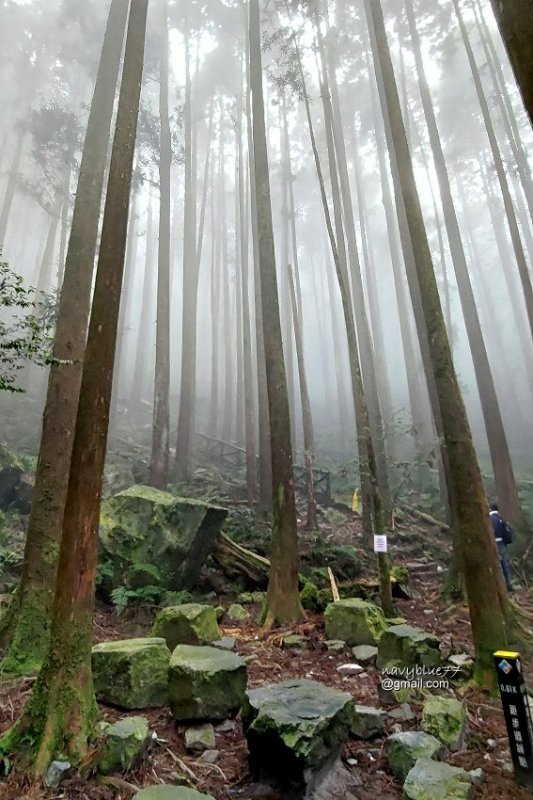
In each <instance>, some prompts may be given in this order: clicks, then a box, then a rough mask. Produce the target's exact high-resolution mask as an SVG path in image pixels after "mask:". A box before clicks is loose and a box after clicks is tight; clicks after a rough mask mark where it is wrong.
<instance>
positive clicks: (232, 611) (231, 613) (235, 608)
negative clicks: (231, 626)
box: [227, 603, 250, 622]
mask: <svg viewBox="0 0 533 800" xmlns="http://www.w3.org/2000/svg"><path fill="white" fill-rule="evenodd" d="M227 616H228V619H229V620H230V621H231V622H244V621H245V620H247V619H250V612H249V611H247V610H246V609H245V607H244V606H241V604H240V603H232V604H231V605H230V607H229V608H228V610H227Z"/></svg>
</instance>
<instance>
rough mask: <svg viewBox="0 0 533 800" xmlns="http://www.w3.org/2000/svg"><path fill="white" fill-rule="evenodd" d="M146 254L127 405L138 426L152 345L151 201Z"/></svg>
mask: <svg viewBox="0 0 533 800" xmlns="http://www.w3.org/2000/svg"><path fill="white" fill-rule="evenodd" d="M146 215H147V223H146V253H145V262H144V280H143V293H142V297H141V316H140V320H139V328H138V332H137V343H136V346H135V364H134V368H133V380H132V384H131V385H132V389H133V390H132V393H131V398H130V402H129V404H128V414H129V417H130V419H131V422H132V423H133V424H138V423H139V422H140V420H141V418H142V416H143V414H142V406H141V401H142V399H143V389H144V386H145V383H146V381H145V376H146V373H147V365H146V360H147V358H146V357H147V354H148V353H149V352H150V351H149V347H148V346H147V341H148V342H149V343H150V345H151V346H152V347H153V344H154V341H153V340H154V335H153V328H154V320H153V319H152V318H151V315H152V309H153V305H154V296H153V295H154V275H153V269H154V245H153V239H154V221H153V210H152V200H151V199H149V200H148V209H147V212H146Z"/></svg>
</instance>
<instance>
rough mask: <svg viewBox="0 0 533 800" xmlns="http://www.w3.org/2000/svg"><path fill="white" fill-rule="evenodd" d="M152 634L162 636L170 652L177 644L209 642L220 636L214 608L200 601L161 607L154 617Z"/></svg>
mask: <svg viewBox="0 0 533 800" xmlns="http://www.w3.org/2000/svg"><path fill="white" fill-rule="evenodd" d="M152 635H153V636H159V637H161V638H163V639H164V640H165V641H166V643H167V645H168V647H169V649H170V651H171V652H172V650H174V648H175V647H177V646H178V645H179V644H209V643H210V642H213V641H215V640H216V639H220V638H221V634H220V630H219V627H218V623H217V614H216V609H215V608H213V606H208V605H202V604H201V603H185V604H183V605H180V606H170V607H169V608H163V609H162V610H161V611H160V612H159V613H158V615H157V617H156V618H155V622H154V627H153V629H152Z"/></svg>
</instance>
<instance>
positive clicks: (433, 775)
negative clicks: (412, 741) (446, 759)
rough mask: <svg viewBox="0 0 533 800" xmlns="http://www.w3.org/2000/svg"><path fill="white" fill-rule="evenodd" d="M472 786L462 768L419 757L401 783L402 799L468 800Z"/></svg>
mask: <svg viewBox="0 0 533 800" xmlns="http://www.w3.org/2000/svg"><path fill="white" fill-rule="evenodd" d="M472 792H473V787H472V782H471V777H470V775H469V774H468V772H466V771H465V770H464V769H460V768H459V767H452V766H451V764H444V763H441V762H439V761H433V760H431V759H429V758H420V759H418V761H417V762H416V763H415V764H414V766H413V768H412V769H411V771H410V772H409V774H408V775H407V778H406V779H405V783H404V785H403V796H404V800H469V798H470V797H471V796H472Z"/></svg>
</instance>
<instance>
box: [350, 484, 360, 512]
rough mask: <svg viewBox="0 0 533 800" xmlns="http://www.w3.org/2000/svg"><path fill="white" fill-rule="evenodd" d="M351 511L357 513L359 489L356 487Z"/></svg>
mask: <svg viewBox="0 0 533 800" xmlns="http://www.w3.org/2000/svg"><path fill="white" fill-rule="evenodd" d="M352 511H353V512H354V513H355V514H358V513H359V489H356V490H355V492H354V493H353V500H352Z"/></svg>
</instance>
